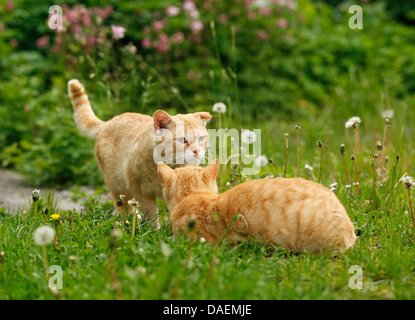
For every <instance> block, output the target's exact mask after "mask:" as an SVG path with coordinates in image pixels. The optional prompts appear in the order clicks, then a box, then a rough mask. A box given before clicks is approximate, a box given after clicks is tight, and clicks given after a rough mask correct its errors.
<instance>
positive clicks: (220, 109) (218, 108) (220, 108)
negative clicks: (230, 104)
mask: <svg viewBox="0 0 415 320" xmlns="http://www.w3.org/2000/svg"><path fill="white" fill-rule="evenodd" d="M212 110H213V112H217V113H225V112H226V105H225V104H224V103H223V102H217V103H215V104H214V105H213V108H212Z"/></svg>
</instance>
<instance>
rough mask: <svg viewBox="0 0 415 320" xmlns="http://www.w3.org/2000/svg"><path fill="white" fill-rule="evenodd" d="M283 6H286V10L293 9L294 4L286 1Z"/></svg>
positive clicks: (288, 0)
mask: <svg viewBox="0 0 415 320" xmlns="http://www.w3.org/2000/svg"><path fill="white" fill-rule="evenodd" d="M285 6H286V7H287V8H288V9H295V4H294V2H293V1H292V0H287V1H285Z"/></svg>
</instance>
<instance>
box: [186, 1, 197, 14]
mask: <svg viewBox="0 0 415 320" xmlns="http://www.w3.org/2000/svg"><path fill="white" fill-rule="evenodd" d="M183 10H184V11H186V12H190V11H194V10H196V6H195V4H194V3H193V2H192V1H190V0H186V1H185V2H184V4H183Z"/></svg>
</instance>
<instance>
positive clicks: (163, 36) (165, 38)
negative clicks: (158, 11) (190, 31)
mask: <svg viewBox="0 0 415 320" xmlns="http://www.w3.org/2000/svg"><path fill="white" fill-rule="evenodd" d="M159 40H160V42H161V43H167V42H169V37H168V36H167V35H166V34H164V33H160V34H159Z"/></svg>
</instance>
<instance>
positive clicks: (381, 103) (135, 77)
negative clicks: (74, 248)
mask: <svg viewBox="0 0 415 320" xmlns="http://www.w3.org/2000/svg"><path fill="white" fill-rule="evenodd" d="M354 4H358V5H360V6H361V7H362V9H363V29H362V30H352V29H350V28H349V19H350V17H351V16H352V14H350V13H348V8H349V7H350V6H351V5H354ZM52 5H59V6H60V7H61V8H62V14H63V20H62V24H63V29H62V30H51V29H50V28H49V26H48V21H49V19H50V18H51V17H50V14H49V8H50V7H51V6H52ZM414 25H415V2H413V1H405V0H384V1H369V0H366V1H358V0H355V1H335V0H326V1H323V0H321V1H317V0H315V1H312V0H232V1H231V0H200V1H196V0H194V1H192V0H185V1H183V0H177V1H176V0H170V1H164V0H151V1H123V0H105V1H101V0H86V1H72V0H70V1H60V0H55V1H43V0H42V1H33V0H14V1H13V0H8V1H5V0H0V57H1V59H0V166H1V167H3V168H7V169H13V170H14V171H16V172H19V173H22V174H24V175H25V176H26V177H27V178H28V179H29V180H30V181H31V182H32V183H36V184H42V185H48V186H56V187H62V186H66V185H73V184H88V185H102V183H103V182H102V177H101V173H100V172H99V170H98V164H97V162H96V160H95V158H94V147H93V141H90V140H88V139H87V138H86V137H83V136H81V135H80V133H79V132H78V129H77V128H76V126H75V124H74V121H73V113H72V107H71V105H70V101H69V98H68V96H67V87H66V86H67V82H68V80H70V79H72V78H78V79H80V80H81V81H82V82H83V83H84V85H85V87H86V90H87V93H88V94H89V97H90V100H91V103H92V106H93V109H94V111H95V113H96V114H97V115H98V116H99V117H100V118H102V119H104V120H106V119H110V118H111V117H113V116H115V115H117V114H119V113H122V112H126V111H131V112H140V113H145V114H149V115H152V113H153V112H154V111H155V110H156V109H160V108H161V109H164V110H166V111H168V112H170V113H172V114H175V113H179V112H180V113H185V112H194V111H201V110H206V111H210V112H212V105H213V104H214V103H216V102H218V101H222V102H224V103H225V104H226V105H227V107H228V108H227V112H226V114H225V115H224V120H223V121H224V122H223V123H224V125H225V126H227V127H237V128H241V127H245V128H262V129H263V130H264V132H263V148H264V150H265V151H264V153H266V155H267V156H268V157H271V158H274V159H279V161H280V162H281V163H283V162H284V160H285V159H284V147H285V144H284V140H283V134H284V132H285V131H286V130H290V132H292V133H293V132H294V125H295V124H299V125H300V126H301V127H302V129H301V130H302V131H301V133H302V140H301V143H302V148H304V149H306V148H307V147H308V146H313V148H314V149H315V151H313V152H312V153H310V156H309V159H307V161H310V163H312V161H313V159H315V158H318V157H319V151H318V150H317V149H316V147H315V145H316V142H317V141H318V140H322V141H324V142H325V143H326V144H327V145H328V148H329V150H331V151H332V152H333V153H336V154H337V153H338V150H337V149H338V145H339V144H337V143H346V142H345V141H341V140H339V139H338V138H337V136H338V133H339V132H341V133H342V134H343V130H344V122H345V121H346V120H347V119H348V118H349V117H351V116H360V117H361V118H362V119H363V123H362V126H363V125H366V128H367V131H370V132H371V137H370V139H371V141H372V140H373V135H375V136H379V135H381V133H382V130H383V127H384V122H383V121H380V120H379V119H382V118H381V116H380V114H381V112H382V111H383V110H386V109H394V110H395V118H396V121H397V122H398V123H401V124H403V123H410V118H408V115H412V114H413V113H411V108H412V109H413V105H414V102H415V99H414V93H415V81H414V79H415V28H414ZM216 116H217V115H215V118H214V120H215V119H216ZM215 126H217V122H215V121H213V122H212V124H211V127H215ZM394 130H396V131H395V133H396V135H397V136H399V133H400V132H402V130H403V129H402V127H396V129H394ZM405 130H407V131H405V132H406V134H407V137H411V133H412V131H411V130H412V129H411V128H407V129H405ZM408 130H409V131H408ZM372 133H373V134H372ZM294 135H295V133H294ZM392 135H393V131H392ZM401 137H402V136H401ZM336 139H337V140H336ZM364 142H365V136H364V134H362V144H363V143H364ZM401 142H402V141H401ZM350 143H352V142H350ZM370 143H372V142H370ZM403 143H404V144H405V145H406V147H410V146H411V145H412V139H411V140H408V141H406V142H405V141H404V142H403ZM373 144H374V141H373ZM314 149H313V150H314ZM290 156H291V155H290ZM292 157H295V155H294V154H292ZM302 161H303V159H302Z"/></svg>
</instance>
